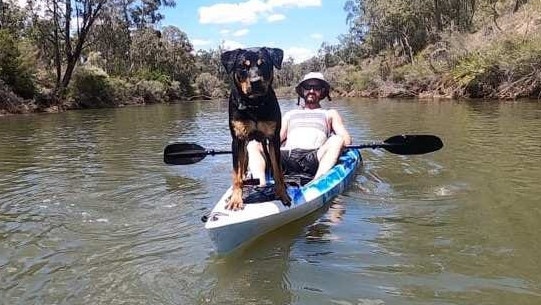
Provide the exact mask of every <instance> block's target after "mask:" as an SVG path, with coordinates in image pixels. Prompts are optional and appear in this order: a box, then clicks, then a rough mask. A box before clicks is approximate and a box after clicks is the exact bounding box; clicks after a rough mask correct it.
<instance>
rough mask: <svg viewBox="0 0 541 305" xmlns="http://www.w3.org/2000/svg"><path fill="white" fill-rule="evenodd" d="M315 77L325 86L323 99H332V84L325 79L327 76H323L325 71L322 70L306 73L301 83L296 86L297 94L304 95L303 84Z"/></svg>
mask: <svg viewBox="0 0 541 305" xmlns="http://www.w3.org/2000/svg"><path fill="white" fill-rule="evenodd" d="M314 79H315V80H318V81H320V83H321V84H322V86H323V88H324V90H323V94H322V96H321V98H322V99H323V98H325V97H327V98H328V99H329V100H330V96H329V91H330V88H331V85H330V84H329V82H327V81H326V80H325V77H324V76H323V73H321V72H310V73H308V74H306V75H305V76H304V77H303V78H302V80H301V81H300V82H299V84H298V85H297V86H296V87H295V91H296V92H297V94H298V95H299V96H303V92H302V85H303V84H304V83H305V82H306V81H309V80H314Z"/></svg>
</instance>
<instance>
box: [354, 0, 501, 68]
mask: <svg viewBox="0 0 541 305" xmlns="http://www.w3.org/2000/svg"><path fill="white" fill-rule="evenodd" d="M483 1H484V0H483ZM486 1H497V0H486ZM477 6H478V1H476V0H348V1H346V4H345V6H344V9H345V10H346V12H347V22H348V24H349V26H350V34H351V35H353V36H356V37H357V39H358V40H359V41H362V42H363V43H364V44H366V45H367V46H368V49H369V51H370V53H371V55H375V54H378V53H379V52H381V51H383V50H386V49H400V50H401V51H402V53H403V54H404V55H406V56H407V58H408V59H409V61H410V62H411V61H413V59H414V55H415V54H416V53H417V52H419V51H420V50H421V49H423V48H424V47H425V46H426V45H427V44H428V43H431V42H433V41H437V40H438V39H439V35H440V34H441V32H442V31H444V30H458V31H463V32H466V31H470V30H472V25H473V17H474V15H475V13H476V9H477Z"/></svg>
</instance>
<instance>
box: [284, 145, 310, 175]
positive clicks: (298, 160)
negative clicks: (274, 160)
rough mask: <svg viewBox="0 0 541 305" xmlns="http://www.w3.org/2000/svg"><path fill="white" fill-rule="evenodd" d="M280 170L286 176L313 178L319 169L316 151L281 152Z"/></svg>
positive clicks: (296, 150)
mask: <svg viewBox="0 0 541 305" xmlns="http://www.w3.org/2000/svg"><path fill="white" fill-rule="evenodd" d="M280 154H281V158H282V169H283V170H284V174H286V175H310V176H312V177H313V176H314V175H315V174H316V172H317V168H318V167H319V160H318V159H317V149H292V150H281V151H280Z"/></svg>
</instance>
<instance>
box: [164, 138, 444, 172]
mask: <svg viewBox="0 0 541 305" xmlns="http://www.w3.org/2000/svg"><path fill="white" fill-rule="evenodd" d="M442 147H443V142H442V141H441V139H440V138H438V137H437V136H434V135H398V136H393V137H390V138H388V139H387V140H385V141H383V142H379V143H378V142H373V143H368V144H361V145H350V146H346V148H350V149H364V148H374V149H375V148H383V149H385V150H386V151H388V152H390V153H393V154H398V155H420V154H426V153H430V152H434V151H437V150H439V149H441V148H442ZM224 154H231V151H227V150H225V151H216V150H214V149H210V150H207V149H205V148H204V147H202V146H200V145H198V144H195V143H173V144H169V145H167V146H166V147H165V150H164V154H163V160H164V162H165V163H166V164H171V165H186V164H194V163H197V162H199V161H201V160H203V159H205V157H206V156H209V155H210V156H214V155H224Z"/></svg>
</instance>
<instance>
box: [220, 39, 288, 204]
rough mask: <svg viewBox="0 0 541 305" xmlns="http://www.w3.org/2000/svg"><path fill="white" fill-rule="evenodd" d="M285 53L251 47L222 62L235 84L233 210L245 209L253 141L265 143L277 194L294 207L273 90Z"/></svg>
mask: <svg viewBox="0 0 541 305" xmlns="http://www.w3.org/2000/svg"><path fill="white" fill-rule="evenodd" d="M283 58H284V52H283V51H282V50H281V49H278V48H267V47H261V48H249V49H236V50H231V51H226V52H224V53H222V55H221V61H222V64H223V66H224V67H225V70H226V72H227V74H229V76H230V77H231V79H232V81H233V84H232V86H231V93H230V96H229V129H230V131H231V137H232V143H231V150H232V152H233V193H232V195H231V198H230V200H229V202H228V204H227V206H226V208H227V209H230V210H238V209H242V208H243V207H244V203H243V198H242V188H243V185H244V182H243V178H244V175H245V173H246V171H247V169H248V151H247V149H246V145H247V144H248V142H249V141H250V140H253V139H255V140H257V141H259V142H260V143H262V144H263V150H264V153H265V156H266V157H267V159H268V160H269V161H270V164H271V170H272V176H273V177H274V181H275V189H274V191H275V194H276V196H277V197H278V198H279V199H280V200H281V201H282V203H283V204H284V205H285V206H290V205H291V199H290V198H289V196H288V194H287V192H286V185H285V182H284V174H283V172H282V167H281V161H280V128H281V122H282V114H281V112H280V106H279V105H278V100H277V98H276V94H275V93H274V89H273V88H272V81H273V77H274V74H273V71H274V68H276V69H281V68H282V60H283Z"/></svg>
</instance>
